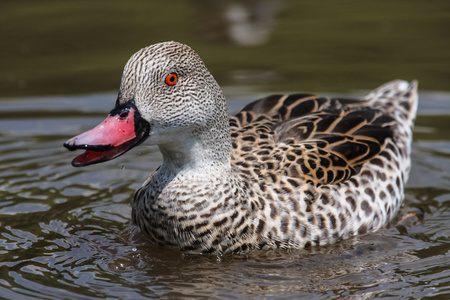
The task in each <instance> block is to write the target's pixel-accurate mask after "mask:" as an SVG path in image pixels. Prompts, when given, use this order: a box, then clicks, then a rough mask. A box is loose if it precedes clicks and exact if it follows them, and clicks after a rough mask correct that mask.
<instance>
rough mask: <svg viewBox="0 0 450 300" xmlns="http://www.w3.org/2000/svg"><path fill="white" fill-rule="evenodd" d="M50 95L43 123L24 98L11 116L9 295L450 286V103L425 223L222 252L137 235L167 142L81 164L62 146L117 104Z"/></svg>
mask: <svg viewBox="0 0 450 300" xmlns="http://www.w3.org/2000/svg"><path fill="white" fill-rule="evenodd" d="M100 98H101V99H103V98H102V97H100ZM104 98H107V97H104ZM77 100H78V99H77ZM91 100H92V99H90V100H89V101H91ZM422 100H423V99H422ZM33 101H34V100H33ZM81 101H83V100H81ZM86 101H87V100H86ZM50 102H52V101H51V99H50V100H49V99H45V105H44V107H45V106H47V107H52V111H53V112H52V113H49V114H48V115H46V114H45V110H44V111H42V109H41V111H40V116H39V118H37V119H36V120H27V122H24V123H23V122H22V123H20V125H19V124H18V121H17V120H13V119H14V112H15V110H14V109H13V107H14V103H13V102H12V103H10V106H9V107H10V108H9V112H10V113H11V118H9V119H8V118H6V119H4V118H2V119H0V128H2V133H1V134H0V155H1V159H0V161H1V163H0V225H1V226H0V254H1V256H0V274H2V276H1V278H0V295H1V297H3V298H7V299H19V298H20V297H24V296H29V297H35V298H46V299H74V298H83V297H85V298H92V299H95V298H99V299H103V298H129V299H143V298H145V297H149V298H155V297H158V296H165V297H173V298H180V297H189V296H192V297H195V298H198V297H202V296H203V297H205V298H256V297H260V296H265V297H274V298H275V297H283V296H285V297H289V298H292V297H297V298H299V297H308V298H316V299H329V298H330V297H331V298H333V297H334V298H337V297H338V296H354V297H357V298H371V297H388V298H389V297H390V298H398V299H400V298H404V297H416V298H419V297H425V296H432V295H441V294H444V293H450V288H449V286H450V274H449V273H450V271H449V270H450V243H449V238H450V230H449V226H448V220H449V219H450V189H449V186H450V177H449V175H448V174H449V173H448V170H449V169H450V156H449V155H448V149H450V137H449V136H448V135H446V133H445V132H446V130H447V129H446V128H445V130H444V129H443V126H444V125H442V124H447V122H448V115H449V114H450V109H448V110H447V112H449V113H447V114H446V115H442V116H440V115H435V116H433V117H432V118H427V117H426V116H424V117H421V116H419V118H418V120H417V122H418V127H419V129H420V130H419V131H418V133H417V134H416V137H415V143H414V146H413V149H414V151H413V170H412V174H411V179H410V182H409V184H408V188H407V190H406V203H407V205H406V208H405V211H407V210H408V208H409V207H413V208H420V209H422V210H423V211H425V221H424V222H423V223H420V224H419V225H417V226H415V227H412V228H410V230H409V231H398V230H397V229H396V228H395V227H391V228H389V229H386V230H382V231H380V232H378V233H375V234H369V235H366V236H360V237H357V238H354V239H350V240H347V241H343V242H341V243H338V244H336V245H330V246H325V247H321V248H312V249H308V250H283V251H281V250H279V251H267V252H263V253H261V252H251V253H246V254H241V255H229V256H222V257H217V256H208V255H192V254H189V253H179V252H177V251H172V250H168V249H161V248H159V247H155V246H151V245H147V244H145V243H143V242H141V241H129V239H128V235H127V225H128V222H129V219H130V213H131V208H130V202H131V197H132V195H133V193H134V190H135V189H136V188H138V187H139V186H140V185H141V184H142V182H143V181H144V179H145V178H146V177H147V176H148V173H149V172H150V171H151V170H153V169H154V168H156V167H157V165H158V164H159V161H160V155H159V153H158V152H157V149H156V148H154V147H148V148H144V147H142V148H141V149H138V150H137V151H130V152H129V153H128V154H127V155H126V156H123V157H121V158H120V159H118V160H115V161H111V162H108V163H105V164H100V165H96V166H92V167H87V168H79V169H76V168H72V167H71V166H70V160H71V159H72V158H73V156H74V153H72V152H68V151H66V150H65V149H63V148H62V143H63V142H64V141H65V140H66V139H67V138H68V137H70V136H72V135H73V134H74V133H75V132H80V131H81V130H84V129H88V128H89V127H91V126H93V125H96V123H97V122H98V121H99V120H102V118H103V115H104V111H106V110H107V108H105V109H104V108H103V107H101V106H102V105H100V104H98V103H97V104H96V105H98V107H99V108H98V117H96V116H93V115H92V114H89V115H83V113H82V112H81V113H80V112H77V114H76V115H69V117H68V113H67V112H66V113H65V117H64V118H59V117H58V114H55V113H54V111H55V106H57V103H58V101H57V100H55V101H53V102H52V103H50ZM65 103H72V101H67V102H65ZM425 103H426V101H425ZM25 104H26V103H25ZM25 104H24V103H23V102H21V103H20V105H19V106H23V105H25ZM33 105H34V106H35V107H40V106H39V103H36V102H33ZM70 105H72V104H70ZM86 105H88V103H86ZM100 107H101V108H100ZM105 107H106V106H105ZM61 109H62V110H65V108H64V107H63V108H61ZM13 125H14V126H16V127H14V126H13ZM11 126H13V127H11ZM4 128H7V130H5V129H4Z"/></svg>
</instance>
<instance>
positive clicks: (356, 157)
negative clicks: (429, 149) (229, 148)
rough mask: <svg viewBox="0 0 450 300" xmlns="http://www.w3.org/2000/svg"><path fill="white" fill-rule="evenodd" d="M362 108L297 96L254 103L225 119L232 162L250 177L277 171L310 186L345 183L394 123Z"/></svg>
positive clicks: (378, 148)
mask: <svg viewBox="0 0 450 300" xmlns="http://www.w3.org/2000/svg"><path fill="white" fill-rule="evenodd" d="M357 103H360V105H356V104H357ZM348 104H349V105H351V108H350V107H349V106H348ZM364 104H366V103H365V101H359V102H358V100H352V99H344V100H342V101H341V100H339V99H331V98H322V97H315V96H312V95H303V94H297V95H290V96H289V95H273V96H269V97H267V98H264V99H261V100H258V101H255V102H253V103H251V104H249V105H247V106H246V107H244V108H243V109H242V110H241V111H239V112H238V113H237V114H236V115H235V116H234V117H231V118H230V125H231V134H232V140H233V160H234V162H235V164H236V165H237V166H238V168H240V169H241V170H242V171H243V172H245V173H254V174H253V175H255V174H261V175H260V176H267V174H269V176H270V174H271V171H274V172H278V173H280V172H281V173H283V175H286V176H290V177H293V178H297V179H300V180H302V181H304V182H308V183H312V184H314V185H322V184H330V183H337V182H341V181H345V180H347V179H349V178H350V177H351V176H353V175H355V174H357V173H358V172H359V170H360V167H361V165H362V164H363V163H365V162H367V161H368V160H370V159H371V158H373V157H374V156H376V155H377V154H378V153H380V151H381V150H382V149H383V145H384V142H385V140H386V139H387V138H389V137H392V134H393V131H392V125H393V124H394V119H393V118H391V117H389V116H387V115H385V114H383V113H382V112H381V111H380V110H376V109H370V108H367V107H363V105H364ZM264 169H265V172H262V170H264ZM275 177H276V176H275Z"/></svg>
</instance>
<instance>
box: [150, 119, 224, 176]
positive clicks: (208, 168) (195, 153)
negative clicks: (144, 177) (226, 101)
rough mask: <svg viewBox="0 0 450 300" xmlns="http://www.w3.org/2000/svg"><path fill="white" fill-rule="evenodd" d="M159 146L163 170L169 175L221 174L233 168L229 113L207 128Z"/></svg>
mask: <svg viewBox="0 0 450 300" xmlns="http://www.w3.org/2000/svg"><path fill="white" fill-rule="evenodd" d="M158 146H159V149H160V151H161V153H162V155H163V164H162V166H161V168H160V171H161V172H164V173H165V176H169V177H174V176H177V175H180V174H183V175H188V176H189V177H191V178H195V177H203V176H210V175H211V174H218V176H220V174H221V173H222V174H223V173H224V172H228V171H230V170H231V137H230V128H229V120H228V116H227V114H226V112H224V113H223V115H222V114H221V116H218V117H217V118H216V119H215V120H212V121H211V122H209V124H208V126H207V127H205V128H202V129H199V130H195V131H194V132H193V133H192V134H187V135H186V136H185V137H180V139H177V140H176V141H173V142H170V143H165V144H162V145H158Z"/></svg>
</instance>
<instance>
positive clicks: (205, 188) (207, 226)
mask: <svg viewBox="0 0 450 300" xmlns="http://www.w3.org/2000/svg"><path fill="white" fill-rule="evenodd" d="M417 102H418V92H417V82H416V81H412V82H407V81H403V80H395V81H392V82H389V83H386V84H384V85H382V86H380V87H378V88H376V89H375V90H373V91H372V92H370V93H369V94H367V95H366V96H364V97H360V98H355V99H352V98H348V97H321V96H316V95H313V94H274V95H270V96H267V97H265V98H262V99H259V100H256V101H254V102H252V103H250V104H248V105H246V106H245V107H244V108H242V109H241V110H240V111H238V112H237V113H235V114H234V115H231V116H230V115H229V114H228V106H227V101H226V98H225V96H224V94H223V92H222V89H221V88H220V86H219V84H218V83H217V82H216V80H215V79H214V77H213V75H212V74H211V73H210V72H209V71H208V69H207V68H206V66H205V64H204V62H203V61H202V59H201V58H200V56H199V55H198V54H197V53H196V52H195V51H194V50H193V49H191V48H190V47H189V46H187V45H184V44H181V43H178V42H173V41H171V42H163V43H158V44H155V45H151V46H148V47H146V48H143V49H141V50H139V51H138V52H136V53H135V54H134V55H132V56H131V58H130V59H129V61H128V62H127V63H126V65H125V68H124V71H123V76H122V80H121V84H120V90H119V93H118V96H117V100H116V103H115V106H114V108H113V109H112V110H111V112H110V113H109V115H108V116H107V118H106V119H105V120H104V121H103V122H102V123H100V124H99V125H98V126H96V127H94V128H93V129H91V130H89V131H87V132H84V133H82V134H79V135H78V136H75V137H74V138H71V139H69V140H68V141H67V142H65V143H64V146H65V147H66V148H67V149H69V150H71V151H74V150H78V149H82V150H85V151H84V153H82V154H80V155H78V156H77V157H75V158H74V159H73V161H72V165H73V166H75V167H82V166H87V165H91V164H96V163H100V162H105V161H109V160H111V159H114V158H116V157H118V156H120V155H122V154H124V153H125V152H127V151H128V150H130V149H131V148H133V147H135V146H137V145H139V144H141V143H144V142H145V143H146V144H150V145H157V146H158V148H159V150H160V152H161V154H162V163H161V165H160V166H159V167H158V168H157V169H156V170H155V171H154V172H153V173H152V174H151V175H150V177H149V178H148V179H147V180H146V181H145V182H144V184H143V185H142V187H140V188H139V189H138V190H137V191H136V192H135V194H134V197H133V201H132V213H131V227H132V231H133V233H134V234H139V235H140V236H142V237H144V238H145V240H146V241H148V242H150V243H151V244H155V245H159V246H163V247H166V248H173V249H178V250H181V251H187V252H191V253H213V254H219V255H220V254H225V253H241V252H246V251H250V250H258V249H259V250H263V249H276V248H281V249H288V248H294V249H302V248H308V247H313V246H322V245H326V244H332V243H336V242H338V241H341V240H343V239H347V238H349V237H352V236H355V235H358V234H367V233H369V232H374V231H377V230H379V229H380V228H383V227H385V226H386V225H387V224H388V223H389V222H390V221H391V220H392V219H393V218H394V216H395V215H396V213H397V212H398V211H399V208H400V207H401V205H402V201H403V198H404V187H405V184H406V182H407V180H408V176H409V172H410V169H411V158H410V155H411V140H412V130H413V125H414V119H415V116H416V110H417Z"/></svg>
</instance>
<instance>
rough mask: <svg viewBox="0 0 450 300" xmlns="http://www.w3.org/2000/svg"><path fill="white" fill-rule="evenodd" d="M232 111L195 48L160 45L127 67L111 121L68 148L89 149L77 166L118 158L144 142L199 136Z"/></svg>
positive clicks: (70, 142)
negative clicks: (228, 110)
mask: <svg viewBox="0 0 450 300" xmlns="http://www.w3.org/2000/svg"><path fill="white" fill-rule="evenodd" d="M226 111H227V108H226V103H225V99H224V97H223V94H222V92H221V89H220V87H219V86H218V84H217V83H216V81H215V80H214V78H213V77H212V75H211V74H210V73H209V71H208V70H207V69H206V67H205V65H204V64H203V62H202V60H201V59H200V57H199V56H198V55H197V54H196V53H195V52H194V51H193V50H192V49H191V48H189V47H188V46H186V45H183V44H180V43H176V42H166V43H160V44H155V45H152V46H149V47H147V48H144V49H141V50H140V51H138V52H137V53H135V54H134V55H133V56H132V57H131V58H130V60H129V61H128V63H127V64H126V66H125V69H124V72H123V76H122V82H121V86H120V91H119V95H118V97H117V101H116V105H115V107H114V109H113V110H111V112H110V113H109V115H108V117H107V118H106V119H105V120H104V121H103V122H102V123H100V124H99V125H97V126H96V127H95V128H93V129H91V130H89V131H87V132H84V133H82V134H80V135H78V136H76V137H74V138H71V139H69V140H68V141H67V142H66V143H64V147H66V148H67V149H69V150H72V151H73V150H77V149H85V150H86V151H85V153H83V154H81V155H79V156H77V157H76V158H75V159H74V160H73V161H72V165H73V166H76V167H81V166H86V165H90V164H94V163H99V162H104V161H108V160H111V159H113V158H116V157H118V156H119V155H122V154H124V153H125V152H127V151H128V150H130V149H131V148H133V147H134V146H137V145H139V144H140V143H142V142H143V141H144V140H147V141H149V142H150V143H151V144H154V145H164V144H166V143H174V141H175V142H176V141H178V140H183V139H186V138H189V137H190V136H195V135H196V134H198V133H199V132H202V131H205V130H208V128H209V127H211V124H213V123H217V122H220V123H224V122H225V123H226V122H227V120H226V119H224V118H222V117H220V116H221V115H226ZM220 125H222V126H225V124H220ZM215 127H217V126H215Z"/></svg>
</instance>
